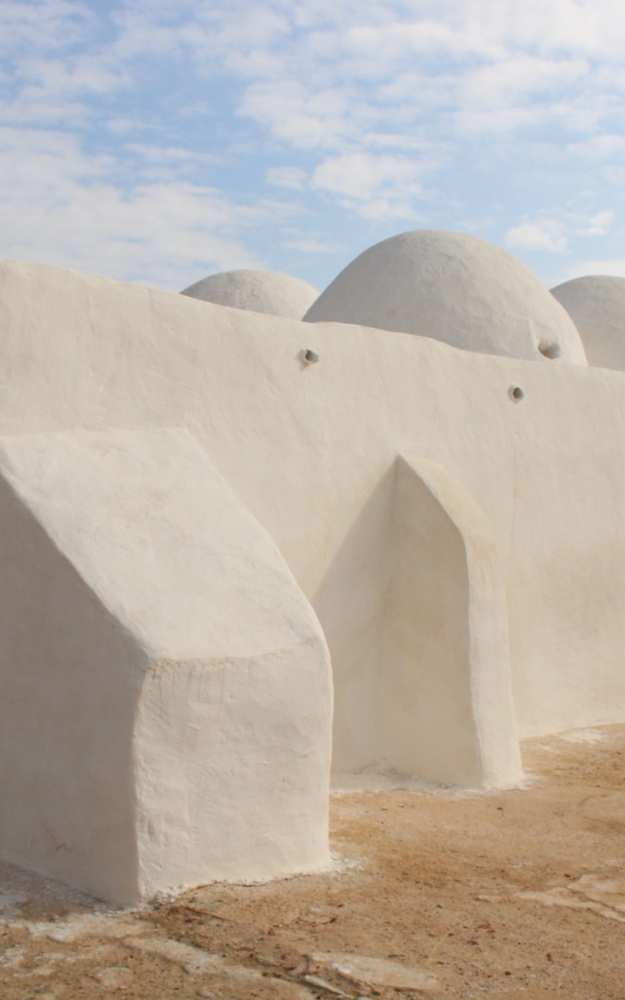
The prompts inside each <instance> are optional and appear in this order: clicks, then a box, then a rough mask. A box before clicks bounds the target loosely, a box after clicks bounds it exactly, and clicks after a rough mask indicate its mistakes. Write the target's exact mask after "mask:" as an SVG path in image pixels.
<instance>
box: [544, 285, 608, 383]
mask: <svg viewBox="0 0 625 1000" xmlns="http://www.w3.org/2000/svg"><path fill="white" fill-rule="evenodd" d="M551 294H552V295H554V296H555V298H556V299H557V300H558V302H560V304H561V305H563V306H564V308H565V309H566V311H567V312H568V314H569V316H570V317H571V319H572V320H573V322H574V323H575V326H576V327H577V329H578V330H579V335H580V337H581V338H582V341H583V344H584V348H585V350H586V357H587V358H588V364H589V365H594V366H595V367H597V368H615V369H616V370H617V371H625V278H614V277H609V276H607V275H588V277H585V278H574V279H573V280H572V281H565V282H564V284H563V285H558V286H557V287H556V288H552V289H551Z"/></svg>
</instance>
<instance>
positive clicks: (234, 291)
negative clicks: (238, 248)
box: [182, 269, 319, 319]
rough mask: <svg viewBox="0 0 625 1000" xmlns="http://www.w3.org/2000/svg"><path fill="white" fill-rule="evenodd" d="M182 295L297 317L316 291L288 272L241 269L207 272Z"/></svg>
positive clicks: (305, 309) (236, 307) (238, 307)
mask: <svg viewBox="0 0 625 1000" xmlns="http://www.w3.org/2000/svg"><path fill="white" fill-rule="evenodd" d="M182 295H190V296H191V297H192V298H194V299H201V300H202V301H203V302H213V303H215V304H216V305H220V306H230V307H232V308H234V309H247V310H249V311H250V312H259V313H268V314H269V315H272V316H286V317H287V319H301V318H302V316H303V315H304V313H305V312H306V311H307V310H308V309H309V308H310V306H311V305H312V304H313V302H314V301H315V299H316V298H317V296H318V295H319V292H318V291H317V289H316V288H313V286H312V285H309V284H308V282H306V281H301V280H300V279H299V278H293V277H291V275H289V274H278V273H276V272H275V271H254V270H246V269H243V270H240V271H224V272H222V273H221V274H211V275H210V276H209V277H208V278H203V279H202V280H201V281H196V283H195V284H194V285H190V286H189V288H185V289H184V291H183V292H182Z"/></svg>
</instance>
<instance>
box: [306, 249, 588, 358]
mask: <svg viewBox="0 0 625 1000" xmlns="http://www.w3.org/2000/svg"><path fill="white" fill-rule="evenodd" d="M304 319H305V320H306V321H307V322H309V323H319V322H329V321H336V322H339V323H355V324H361V325H363V326H370V327H376V328H377V329H380V330H396V331H399V332H402V333H414V334H418V335H420V336H423V337H433V338H435V339H436V340H442V341H444V342H445V343H447V344H453V345H454V346H455V347H461V348H463V349H464V350H467V351H478V352H482V353H486V354H501V355H506V356H508V357H512V358H524V359H527V360H536V361H544V360H559V361H568V362H570V363H572V364H577V365H585V364H586V359H585V356H584V349H583V347H582V344H581V341H580V338H579V335H578V333H577V330H576V329H575V326H574V325H573V323H572V322H571V319H570V317H569V316H568V314H567V313H566V311H565V310H564V309H562V307H561V306H560V305H559V304H558V303H557V302H554V300H553V297H552V296H550V295H549V292H548V291H547V289H546V288H545V287H544V285H542V284H541V282H540V281H539V280H538V278H537V277H536V275H535V274H533V273H532V271H530V270H529V268H528V267H526V266H525V264H523V263H522V262H521V261H520V260H518V258H516V257H514V256H513V255H512V254H511V253H509V252H508V251H507V250H503V249H502V248H501V247H498V246H495V244H494V243H489V242H487V241H486V240H483V239H479V238H478V237H477V236H469V235H467V234H465V233H451V232H445V231H437V230H428V229H417V230H414V231H413V232H407V233H401V234H400V235H399V236H392V237H391V238H390V239H387V240H383V242H382V243H377V244H376V245H375V246H373V247H370V248H369V249H368V250H365V251H364V253H362V254H360V256H359V257H356V259H355V260H353V261H352V262H351V264H348V265H347V267H346V268H345V269H344V270H343V271H341V273H340V274H339V275H338V276H337V277H336V278H335V279H334V281H333V282H332V283H331V284H330V285H329V286H328V287H327V288H326V289H325V291H324V292H322V293H321V295H320V296H319V298H318V299H317V300H316V302H314V303H313V304H312V305H311V307H310V309H309V310H308V312H307V313H306V315H305V316H304Z"/></svg>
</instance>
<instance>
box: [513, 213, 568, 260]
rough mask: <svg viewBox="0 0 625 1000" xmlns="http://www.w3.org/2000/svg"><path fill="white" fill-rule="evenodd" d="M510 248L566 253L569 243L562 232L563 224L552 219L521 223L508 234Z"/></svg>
mask: <svg viewBox="0 0 625 1000" xmlns="http://www.w3.org/2000/svg"><path fill="white" fill-rule="evenodd" d="M505 240H506V243H507V245H508V246H510V247H518V248H521V249H526V250H549V251H550V252H551V253H565V252H566V251H567V250H568V248H569V243H568V240H567V238H566V236H565V235H564V233H563V231H562V225H561V223H559V222H557V221H555V220H552V219H540V220H537V221H535V222H521V223H520V224H519V225H518V226H513V228H512V229H509V230H508V232H507V233H506V236H505Z"/></svg>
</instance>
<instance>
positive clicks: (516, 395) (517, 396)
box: [508, 385, 525, 403]
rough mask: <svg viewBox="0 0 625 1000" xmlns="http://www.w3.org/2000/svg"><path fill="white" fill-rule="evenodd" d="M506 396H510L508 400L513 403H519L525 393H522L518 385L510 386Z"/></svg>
mask: <svg viewBox="0 0 625 1000" xmlns="http://www.w3.org/2000/svg"><path fill="white" fill-rule="evenodd" d="M508 394H509V396H510V399H512V400H514V402H515V403H520V402H521V400H522V399H523V397H524V396H525V393H524V392H523V390H522V388H521V386H520V385H511V386H510V388H509V390H508Z"/></svg>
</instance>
